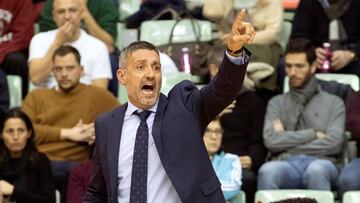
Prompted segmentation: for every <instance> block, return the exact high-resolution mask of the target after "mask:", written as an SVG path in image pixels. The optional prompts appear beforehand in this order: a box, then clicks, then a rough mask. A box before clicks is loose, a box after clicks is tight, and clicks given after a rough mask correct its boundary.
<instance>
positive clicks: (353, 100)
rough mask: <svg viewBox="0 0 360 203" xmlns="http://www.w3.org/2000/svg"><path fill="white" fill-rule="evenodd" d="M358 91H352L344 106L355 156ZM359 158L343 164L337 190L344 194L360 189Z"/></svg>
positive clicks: (359, 132) (359, 129)
mask: <svg viewBox="0 0 360 203" xmlns="http://www.w3.org/2000/svg"><path fill="white" fill-rule="evenodd" d="M359 113H360V92H354V93H353V94H352V95H351V96H350V98H349V100H348V103H347V106H346V129H347V130H349V131H350V132H351V138H352V139H354V140H355V141H356V144H357V148H358V151H357V157H360V150H359V149H360V116H359V115H360V114H359ZM359 167H360V158H356V159H354V160H352V161H351V162H350V164H348V165H347V166H345V167H344V168H343V169H342V171H341V173H340V176H339V183H338V185H339V191H340V194H341V195H342V194H344V193H345V192H346V191H350V190H360V174H359V172H358V171H359Z"/></svg>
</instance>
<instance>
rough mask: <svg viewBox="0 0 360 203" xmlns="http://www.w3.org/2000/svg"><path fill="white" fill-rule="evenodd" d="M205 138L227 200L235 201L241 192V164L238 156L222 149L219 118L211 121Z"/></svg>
mask: <svg viewBox="0 0 360 203" xmlns="http://www.w3.org/2000/svg"><path fill="white" fill-rule="evenodd" d="M203 138H204V143H205V146H206V149H207V151H208V154H209V157H210V160H211V163H212V166H213V167H214V170H215V173H216V175H217V177H218V178H219V180H220V183H221V189H222V191H223V193H224V196H225V200H226V201H227V202H232V203H234V202H236V196H237V195H239V194H240V187H241V164H240V160H239V158H238V156H236V155H234V154H230V153H225V152H224V151H222V150H221V148H220V147H221V142H222V129H221V126H220V121H219V120H213V121H212V122H210V124H209V125H208V127H207V128H206V131H205V134H204V137H203Z"/></svg>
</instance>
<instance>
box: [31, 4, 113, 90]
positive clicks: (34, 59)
mask: <svg viewBox="0 0 360 203" xmlns="http://www.w3.org/2000/svg"><path fill="white" fill-rule="evenodd" d="M52 15H53V19H54V21H55V23H56V26H57V29H55V30H50V31H47V32H41V33H39V34H37V35H35V36H34V37H33V39H32V40H31V43H30V52H29V76H30V80H31V81H32V82H33V83H34V84H35V85H40V86H43V87H47V88H51V87H54V86H57V84H56V80H55V78H54V76H53V74H52V73H51V67H52V61H51V57H52V55H53V54H54V52H55V50H56V49H57V48H59V47H60V46H61V45H71V46H73V47H75V48H76V49H77V50H79V52H80V55H81V56H82V61H81V65H83V66H84V73H83V75H82V77H81V78H80V82H81V83H85V84H91V85H95V86H99V87H102V88H107V86H108V80H109V79H111V78H112V74H111V67H110V59H109V55H108V50H107V47H106V45H105V44H104V43H103V42H102V41H101V40H99V39H97V38H95V37H92V36H91V35H89V34H87V33H86V32H85V31H84V30H82V29H81V28H80V25H81V19H82V16H83V15H84V6H83V3H82V1H81V0H55V1H54V2H53V10H52Z"/></svg>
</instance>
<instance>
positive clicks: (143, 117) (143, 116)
mask: <svg viewBox="0 0 360 203" xmlns="http://www.w3.org/2000/svg"><path fill="white" fill-rule="evenodd" d="M134 114H135V115H137V116H139V118H140V120H141V121H146V120H147V119H148V118H149V116H150V114H151V111H148V110H144V111H142V112H138V111H135V112H134Z"/></svg>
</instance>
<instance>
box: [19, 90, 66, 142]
mask: <svg viewBox="0 0 360 203" xmlns="http://www.w3.org/2000/svg"><path fill="white" fill-rule="evenodd" d="M34 93H35V92H32V93H29V94H28V95H27V96H26V98H25V100H24V102H23V105H22V110H23V111H24V112H25V113H26V114H27V115H28V116H29V118H30V119H31V121H32V123H33V125H34V128H35V133H36V136H35V143H36V144H37V145H38V144H42V143H49V142H58V141H60V131H61V128H59V127H54V126H50V125H44V124H40V120H39V119H38V117H37V109H38V108H41V107H39V105H36V104H41V102H39V101H36V95H35V94H34Z"/></svg>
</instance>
